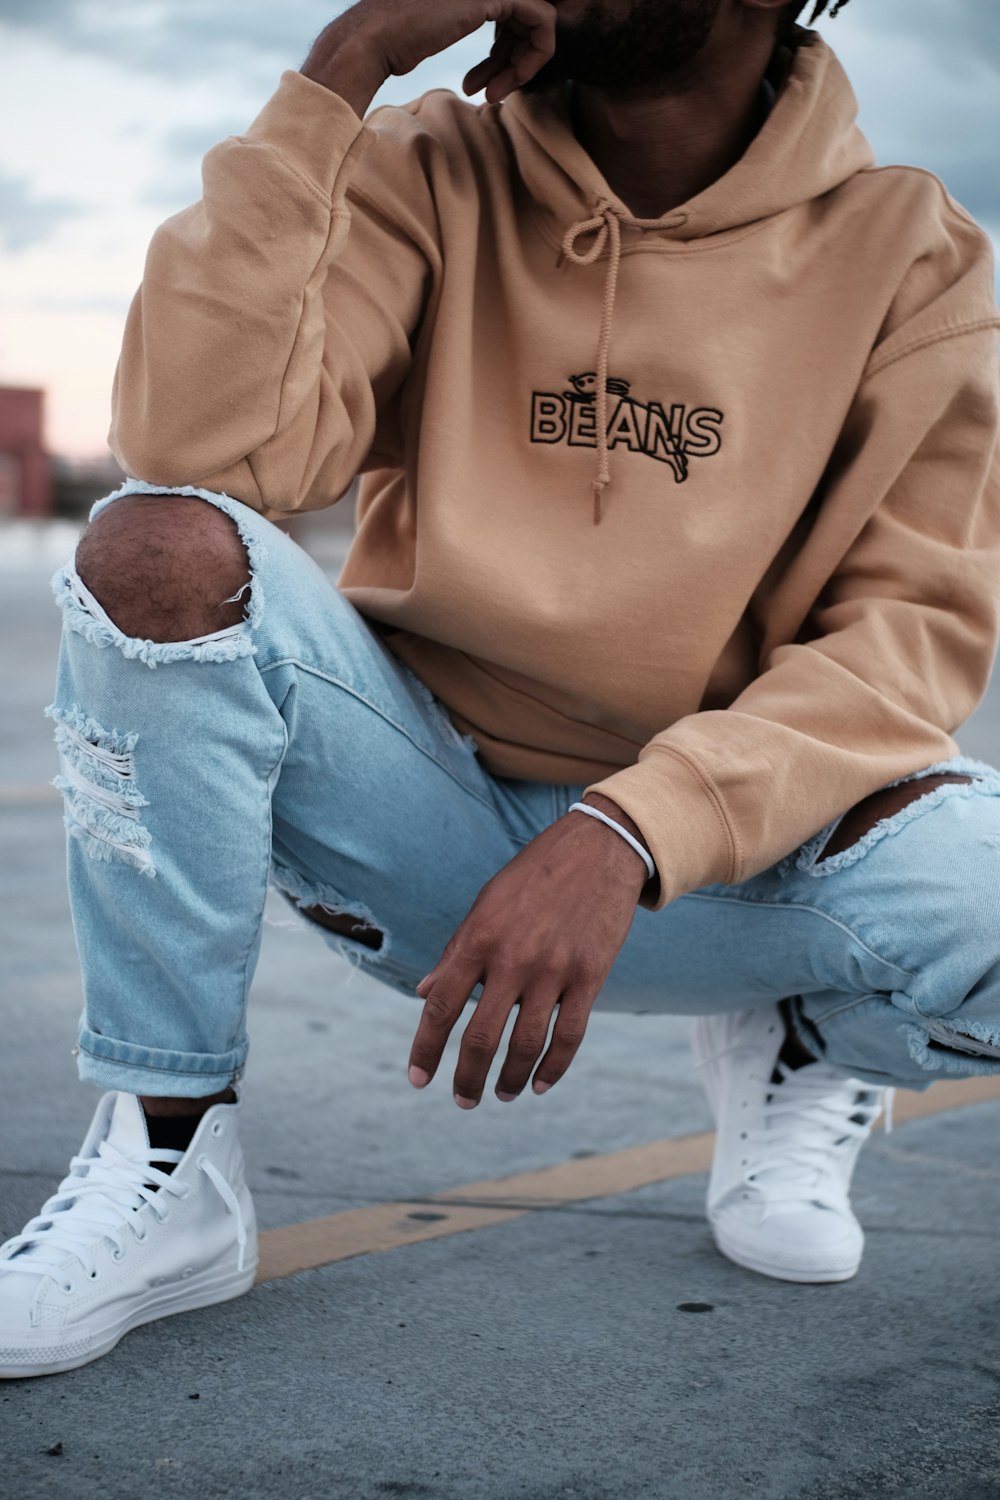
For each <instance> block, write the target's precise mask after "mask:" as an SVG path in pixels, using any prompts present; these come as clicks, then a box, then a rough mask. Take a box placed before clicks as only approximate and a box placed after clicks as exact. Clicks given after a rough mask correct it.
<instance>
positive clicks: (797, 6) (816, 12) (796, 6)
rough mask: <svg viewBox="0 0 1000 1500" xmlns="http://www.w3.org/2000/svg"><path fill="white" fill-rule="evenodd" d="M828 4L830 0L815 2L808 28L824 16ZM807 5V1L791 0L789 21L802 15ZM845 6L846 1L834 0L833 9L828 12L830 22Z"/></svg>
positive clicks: (816, 0)
mask: <svg viewBox="0 0 1000 1500" xmlns="http://www.w3.org/2000/svg"><path fill="white" fill-rule="evenodd" d="M829 3H830V0H815V4H814V5H813V13H812V15H811V16H810V17H809V24H810V26H811V25H812V23H813V22H814V21H816V20H818V19H819V17H820V16H822V15H825V14H826V10H827V7H828V6H829ZM808 4H809V0H793V3H792V5H791V6H790V8H789V15H788V19H789V20H790V21H795V20H797V18H798V17H799V16H800V15H801V14H802V12H803V11H804V10H805V8H806V6H807V5H808ZM847 4H848V0H834V5H833V8H832V10H831V11H830V18H831V20H832V19H833V18H834V16H836V15H837V14H838V13H839V12H840V11H842V10H843V8H844V6H845V5H847Z"/></svg>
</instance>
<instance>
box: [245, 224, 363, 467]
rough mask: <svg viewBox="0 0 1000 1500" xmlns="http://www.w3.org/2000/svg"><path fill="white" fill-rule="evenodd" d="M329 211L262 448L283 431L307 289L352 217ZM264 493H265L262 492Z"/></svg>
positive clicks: (300, 334)
mask: <svg viewBox="0 0 1000 1500" xmlns="http://www.w3.org/2000/svg"><path fill="white" fill-rule="evenodd" d="M327 211H328V212H329V214H330V222H329V224H328V226H327V231H326V238H325V239H324V241H323V249H322V250H321V251H320V253H319V255H318V256H317V257H316V261H315V263H314V265H313V268H312V270H311V271H310V273H309V275H308V277H307V278H306V283H305V286H303V288H302V294H301V296H300V298H299V316H298V320H297V322H296V324H295V337H294V338H293V339H292V345H291V348H290V349H289V351H288V358H287V360H286V361H285V368H284V370H282V372H281V382H280V384H279V386H278V410H277V413H276V414H275V418H274V427H273V428H272V430H271V432H270V434H269V435H268V437H266V438H265V439H264V443H262V444H261V445H260V446H261V447H264V446H265V445H266V444H267V443H271V442H273V441H274V439H275V438H276V437H277V436H278V433H279V432H280V431H281V413H282V410H283V409H284V405H285V387H286V385H287V384H288V372H289V370H290V369H291V368H292V361H293V360H294V358H295V353H296V350H297V349H298V347H299V344H300V343H301V340H302V323H303V320H304V317H305V309H306V287H308V285H309V283H310V282H311V281H312V279H313V277H314V276H315V274H316V271H317V269H318V267H319V266H321V265H322V264H323V261H324V260H325V258H326V256H327V254H328V252H329V249H330V241H331V240H332V238H333V235H334V231H335V228H336V222H337V220H338V219H344V218H346V219H350V217H351V211H350V209H349V208H339V209H338V208H334V209H332V210H331V209H330V208H329V205H327ZM251 472H252V471H251ZM254 480H255V481H256V483H257V487H258V489H260V488H261V486H260V481H259V480H258V479H257V476H256V474H254ZM262 493H263V491H262Z"/></svg>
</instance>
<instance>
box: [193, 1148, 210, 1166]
mask: <svg viewBox="0 0 1000 1500" xmlns="http://www.w3.org/2000/svg"><path fill="white" fill-rule="evenodd" d="M207 1161H208V1157H207V1156H206V1155H205V1153H204V1151H203V1152H202V1153H201V1155H200V1156H199V1158H198V1160H197V1161H196V1162H195V1166H196V1167H203V1166H204V1165H205V1163H206V1162H207Z"/></svg>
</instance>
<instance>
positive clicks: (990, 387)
mask: <svg viewBox="0 0 1000 1500" xmlns="http://www.w3.org/2000/svg"><path fill="white" fill-rule="evenodd" d="M998 326H1000V320H998V319H997V318H996V317H984V318H981V319H979V320H978V321H976V322H974V323H971V324H969V325H968V326H967V327H966V328H964V329H963V328H959V329H957V330H953V331H949V332H948V333H946V334H945V333H941V334H939V335H938V336H937V337H930V336H926V337H924V338H923V339H921V340H920V341H918V343H917V344H916V345H912V344H911V345H910V347H909V348H908V349H903V350H901V351H900V350H899V349H898V346H894V347H895V349H896V352H892V351H891V350H890V351H887V352H886V353H885V354H884V355H883V356H882V357H880V358H878V359H877V360H873V361H871V362H870V364H869V370H868V374H867V376H866V378H865V379H864V380H863V381H862V383H861V386H860V388H859V390H858V391H857V394H856V397H855V400H854V402H853V405H852V407H851V410H850V412H849V414H848V417H847V421H846V423H845V425H844V427H843V429H842V432H841V435H840V438H839V441H838V444H837V447H836V450H835V452H834V454H833V455H832V458H831V462H830V464H829V466H828V470H827V475H826V480H825V483H824V486H823V489H822V493H821V495H820V496H819V499H820V504H819V505H818V507H817V511H816V519H815V522H814V525H813V528H812V533H811V535H810V536H809V537H807V539H806V541H805V543H804V545H803V547H802V549H801V551H800V553H799V554H798V556H797V558H796V559H795V560H794V563H793V564H792V566H793V567H795V568H797V569H798V582H797V584H795V585H794V587H796V588H798V589H799V590H801V588H802V587H803V580H804V579H808V575H809V570H810V568H811V567H813V568H814V567H815V559H816V558H817V557H820V556H825V557H827V558H829V557H830V556H831V555H832V556H834V557H838V558H839V561H838V562H837V565H836V566H835V567H834V568H833V569H832V571H831V569H830V567H829V564H827V566H826V576H825V577H820V578H818V579H817V580H816V583H815V585H814V586H813V588H812V595H811V597H812V599H813V600H814V602H813V603H812V605H811V607H809V609H808V613H807V614H806V616H805V618H804V619H803V622H802V624H801V627H800V628H798V629H797V630H796V631H795V632H794V634H793V636H792V638H791V639H789V638H788V636H787V633H784V634H785V638H784V639H783V640H779V641H778V642H777V643H773V644H770V645H768V643H767V637H768V631H767V629H766V628H765V630H764V642H765V644H764V646H763V647H762V660H761V670H760V672H759V675H758V676H757V677H756V678H755V679H754V680H753V681H752V682H751V683H750V684H749V685H748V686H747V687H746V688H745V690H744V691H743V692H741V693H740V694H739V695H738V696H737V697H736V698H735V699H734V700H733V702H732V703H731V704H729V706H728V707H727V708H725V709H720V710H713V711H709V712H700V713H696V714H691V715H689V716H687V717H685V718H683V719H680V720H678V721H677V722H676V723H675V724H673V725H672V726H671V727H670V728H669V729H666V730H665V731H664V732H663V733H662V734H658V735H656V737H655V738H654V739H652V740H651V741H650V742H649V744H648V745H646V746H645V747H644V748H643V749H642V751H641V752H640V755H639V759H638V761H637V763H636V764H634V765H632V766H628V767H626V768H625V769H623V770H621V771H618V772H615V773H614V774H612V775H611V776H609V777H607V778H606V779H604V780H603V781H601V782H599V783H596V784H595V785H594V787H593V788H592V790H594V791H599V792H603V793H604V794H605V795H606V796H608V797H612V798H613V799H614V800H615V801H616V802H618V803H619V804H620V806H621V807H622V808H623V809H624V810H625V811H626V812H627V813H628V814H629V815H630V816H631V817H632V818H633V819H634V820H635V822H636V823H637V824H638V825H639V827H640V828H641V829H642V831H643V834H644V836H645V838H646V840H647V842H648V844H649V848H650V850H651V852H652V854H653V858H654V859H655V860H656V864H657V869H658V871H659V874H660V888H659V891H653V892H652V893H651V894H650V895H648V896H646V897H644V898H643V904H645V905H647V906H649V907H651V908H652V909H654V910H657V909H659V908H660V907H662V906H664V905H666V904H667V902H669V901H671V900H673V899H674V898H675V897H677V896H679V895H682V894H683V893H684V892H686V891H691V890H697V889H699V888H700V887H701V886H703V885H707V884H713V883H723V884H736V883H738V882H740V881H743V880H746V879H749V878H750V877H751V876H752V875H755V874H758V873H760V872H761V871H762V870H765V869H767V868H768V867H769V866H770V865H772V864H774V863H775V862H776V861H777V860H779V859H781V858H783V857H784V856H785V855H786V854H789V853H790V852H791V851H792V850H794V849H795V848H796V847H797V846H798V845H799V844H801V843H803V842H804V841H805V840H806V839H807V838H809V837H810V836H811V835H812V834H814V833H816V832H817V831H818V830H819V829H820V828H823V827H824V826H825V825H826V824H827V823H828V822H830V821H831V820H832V819H833V818H835V817H837V816H838V815H839V814H841V813H843V812H845V811H846V810H847V809H848V808H850V807H852V806H853V805H854V804H855V803H857V802H859V801H861V800H862V799H863V798H864V797H866V796H868V795H869V794H870V793H871V792H873V791H876V790H877V789H878V788H879V787H881V786H884V785H885V784H886V783H887V782H889V781H892V780H895V779H896V778H897V777H900V776H905V775H908V774H909V773H910V772H911V771H916V770H919V769H921V768H923V767H925V766H928V765H933V764H934V763H936V762H938V761H940V760H947V759H950V758H951V757H952V756H954V755H955V754H956V753H957V750H958V747H957V745H956V744H955V742H954V740H953V739H952V738H951V734H952V732H953V731H954V730H955V729H956V728H957V727H958V726H959V725H960V724H962V723H963V722H964V721H965V719H966V718H967V717H968V715H969V714H970V713H971V712H972V710H973V709H974V708H975V707H976V705H977V704H978V703H979V701H980V700H981V698H982V696H983V694H984V693H985V690H986V687H987V684H988V681H989V677H990V672H991V669H992V665H993V661H994V657H995V654H996V648H997V641H998V634H1000V375H998V370H1000V366H998V361H997V347H996V345H997V327H998ZM781 587H782V585H781V584H780V583H779V585H778V586H777V589H776V592H780V589H781ZM770 611H771V613H772V615H773V614H774V613H777V612H778V602H777V601H776V598H775V597H774V596H772V598H771V600H770Z"/></svg>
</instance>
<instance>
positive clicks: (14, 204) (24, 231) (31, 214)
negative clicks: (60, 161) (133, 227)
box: [0, 169, 86, 253]
mask: <svg viewBox="0 0 1000 1500" xmlns="http://www.w3.org/2000/svg"><path fill="white" fill-rule="evenodd" d="M85 212H86V205H85V204H82V203H76V202H74V201H73V200H72V199H69V198H41V197H36V196H35V194H34V192H33V190H32V188H31V182H30V178H28V177H25V176H22V175H20V174H15V173H13V172H7V171H4V170H3V169H0V241H2V243H3V244H4V247H5V248H6V249H7V250H9V251H11V252H12V253H16V252H17V251H20V250H30V249H32V247H33V246H35V245H40V244H42V243H43V241H45V240H47V239H48V238H49V237H50V235H53V234H54V233H55V232H56V230H57V229H59V228H60V227H61V226H62V225H63V224H65V223H66V222H67V220H69V219H73V218H75V217H76V216H77V215H78V214H81V213H85Z"/></svg>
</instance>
